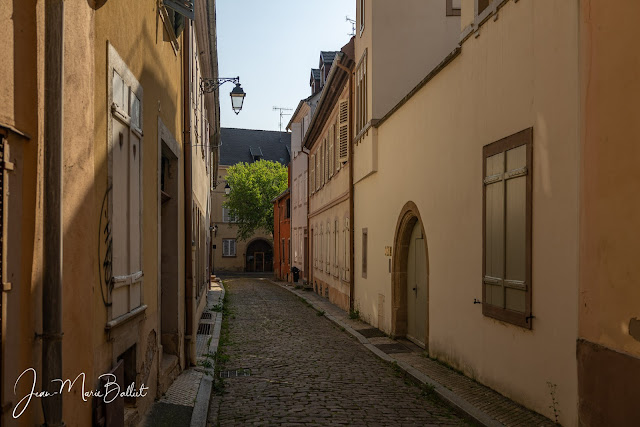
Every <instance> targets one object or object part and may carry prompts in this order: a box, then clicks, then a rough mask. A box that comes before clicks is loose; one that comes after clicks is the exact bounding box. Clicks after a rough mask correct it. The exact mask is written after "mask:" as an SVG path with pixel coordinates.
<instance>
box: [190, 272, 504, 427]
mask: <svg viewBox="0 0 640 427" xmlns="http://www.w3.org/2000/svg"><path fill="white" fill-rule="evenodd" d="M265 280H267V281H269V282H270V283H273V284H274V285H277V286H280V287H281V288H283V289H286V290H287V291H289V292H291V293H292V294H294V295H296V296H298V297H300V298H302V299H303V300H305V301H306V302H307V303H308V304H310V305H311V306H312V307H313V308H314V309H315V310H318V311H322V307H319V306H317V305H315V303H314V301H312V300H310V299H308V298H306V296H305V294H304V293H303V292H299V291H298V290H296V289H294V288H293V287H291V286H289V285H286V284H282V283H278V282H275V281H273V280H271V279H265ZM307 292H308V291H307ZM324 316H325V317H326V318H327V319H329V320H330V321H332V322H333V323H335V324H336V325H338V326H340V327H341V328H344V330H345V331H347V332H348V333H349V334H351V335H353V337H355V338H356V339H357V340H358V341H359V342H360V343H361V344H362V345H364V347H366V348H367V349H368V350H369V351H371V352H372V353H373V354H375V355H376V356H378V357H379V358H380V359H382V360H384V361H386V362H389V363H394V362H395V363H396V364H397V366H398V368H400V369H401V370H402V371H403V372H405V373H406V374H407V375H409V376H411V377H412V378H413V379H415V380H416V381H418V382H420V383H421V384H426V385H428V386H429V387H432V388H433V391H434V392H435V393H436V394H437V395H438V396H439V397H440V398H441V399H442V400H443V401H445V402H447V403H448V404H449V405H450V406H451V407H452V408H453V409H454V410H455V411H456V412H457V413H459V414H460V415H461V416H463V417H464V418H467V419H468V420H471V421H473V422H476V423H478V424H480V425H483V426H487V427H504V424H502V423H500V422H499V421H498V420H496V419H494V418H492V417H491V416H490V415H489V414H487V413H485V412H483V411H481V410H479V409H478V408H476V407H475V406H473V405H472V404H471V403H469V402H467V401H466V400H465V399H463V398H462V397H460V396H458V395H457V394H455V393H454V392H452V391H451V390H449V389H448V388H446V387H445V386H443V385H442V384H440V383H439V382H437V381H436V380H434V379H433V378H431V377H429V376H427V375H425V374H424V373H422V372H420V371H419V370H417V369H416V368H414V367H413V366H411V365H409V364H408V363H406V362H403V361H400V360H397V359H396V358H395V357H393V356H391V355H389V354H387V353H385V352H384V351H382V350H380V349H379V348H378V347H376V346H375V345H373V344H371V343H370V342H369V340H368V339H367V338H366V337H365V336H363V335H362V334H360V333H359V332H357V331H356V330H355V329H353V328H352V327H351V326H349V325H348V324H346V323H344V322H343V321H342V320H340V319H338V318H337V317H335V316H333V315H331V314H328V313H325V315H324ZM192 425H193V424H192Z"/></svg>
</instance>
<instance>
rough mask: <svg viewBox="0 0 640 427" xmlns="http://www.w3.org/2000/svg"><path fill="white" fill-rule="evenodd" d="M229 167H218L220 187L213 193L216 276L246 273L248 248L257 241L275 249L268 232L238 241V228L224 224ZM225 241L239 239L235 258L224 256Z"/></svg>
mask: <svg viewBox="0 0 640 427" xmlns="http://www.w3.org/2000/svg"><path fill="white" fill-rule="evenodd" d="M228 167H229V166H228V165H220V166H219V167H218V179H217V183H218V185H217V187H216V189H215V190H213V192H212V193H211V194H212V199H211V218H212V220H211V221H212V222H211V223H212V224H215V225H217V226H218V231H217V233H216V237H214V239H213V244H214V245H216V249H214V250H213V272H214V274H218V273H220V272H221V271H244V268H245V259H246V254H247V247H248V246H249V244H250V243H251V242H252V241H254V240H255V239H264V240H266V241H267V242H269V244H270V245H271V248H272V249H273V235H272V234H271V233H269V232H267V231H266V230H264V231H261V232H257V233H256V234H254V235H253V236H252V237H251V238H250V239H248V240H239V239H237V235H238V227H237V226H236V225H234V224H233V223H229V222H222V219H223V218H222V204H223V203H224V202H225V200H226V195H225V193H224V186H225V177H226V176H227V168H228ZM223 239H237V240H236V256H235V257H223V256H222V240H223ZM265 268H266V267H265Z"/></svg>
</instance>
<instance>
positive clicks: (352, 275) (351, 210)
mask: <svg viewBox="0 0 640 427" xmlns="http://www.w3.org/2000/svg"><path fill="white" fill-rule="evenodd" d="M346 71H347V72H348V74H349V110H351V111H353V101H354V99H353V98H354V96H353V73H351V71H350V70H346ZM351 129H353V114H349V133H351ZM353 190H354V184H353V142H352V141H349V234H351V236H350V237H351V248H350V249H351V250H350V251H349V252H350V255H349V257H350V260H349V262H350V265H351V269H350V270H349V310H350V311H353V310H354V306H355V297H354V295H353V294H354V292H355V283H354V282H355V277H356V274H355V270H356V269H355V265H354V263H355V255H354V253H353V252H354V251H353V248H354V247H355V244H356V242H355V240H354V237H355V231H354V230H355V227H354V223H353V220H354V218H355V213H354V200H353V195H354V194H355V192H354V191H353Z"/></svg>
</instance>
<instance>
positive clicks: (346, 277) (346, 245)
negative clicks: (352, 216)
mask: <svg viewBox="0 0 640 427" xmlns="http://www.w3.org/2000/svg"><path fill="white" fill-rule="evenodd" d="M342 238H343V240H344V245H343V247H342V259H344V269H343V272H344V273H343V277H342V279H343V280H349V273H350V271H349V269H350V266H351V260H350V259H349V254H350V251H349V249H348V248H349V243H350V241H351V240H350V236H349V218H345V219H344V232H343V234H342Z"/></svg>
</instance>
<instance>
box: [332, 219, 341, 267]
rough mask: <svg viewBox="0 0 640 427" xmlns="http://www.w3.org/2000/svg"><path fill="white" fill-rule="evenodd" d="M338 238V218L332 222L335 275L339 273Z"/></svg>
mask: <svg viewBox="0 0 640 427" xmlns="http://www.w3.org/2000/svg"><path fill="white" fill-rule="evenodd" d="M339 240H340V225H339V222H338V220H337V219H336V220H335V222H334V224H333V274H334V275H335V276H337V275H338V274H340V266H339V264H338V254H339V253H340V248H339V245H338V242H339Z"/></svg>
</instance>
